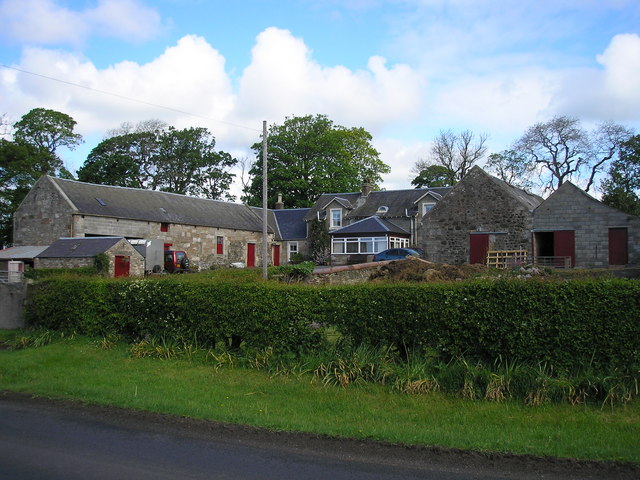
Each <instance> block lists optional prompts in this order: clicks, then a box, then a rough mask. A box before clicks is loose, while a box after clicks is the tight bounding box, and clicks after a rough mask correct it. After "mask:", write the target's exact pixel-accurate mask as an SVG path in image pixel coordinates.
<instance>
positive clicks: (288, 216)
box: [273, 208, 310, 240]
mask: <svg viewBox="0 0 640 480" xmlns="http://www.w3.org/2000/svg"><path fill="white" fill-rule="evenodd" d="M309 210H310V209H309V208H287V209H282V210H273V214H274V216H275V218H276V222H277V226H278V232H279V234H280V240H304V239H306V238H307V224H306V222H305V221H304V217H305V215H306V214H307V213H308V212H309Z"/></svg>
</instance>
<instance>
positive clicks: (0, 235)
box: [0, 108, 82, 246]
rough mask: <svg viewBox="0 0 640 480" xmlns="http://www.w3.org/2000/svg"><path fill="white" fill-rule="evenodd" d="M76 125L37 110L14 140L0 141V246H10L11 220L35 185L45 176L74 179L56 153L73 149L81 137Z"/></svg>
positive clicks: (24, 120) (19, 127) (60, 115)
mask: <svg viewBox="0 0 640 480" xmlns="http://www.w3.org/2000/svg"><path fill="white" fill-rule="evenodd" d="M75 124H76V122H75V121H74V120H73V119H72V118H71V117H70V116H69V115H66V114H64V113H60V112H56V111H54V110H46V109H43V108H36V109H34V110H31V111H30V112H29V113H27V114H26V115H24V116H23V117H22V118H21V119H20V121H18V122H16V123H15V124H14V125H13V127H14V135H13V141H11V140H6V139H4V138H3V139H0V243H1V244H2V246H7V245H10V244H11V242H12V236H13V222H12V217H13V213H14V212H15V210H16V208H17V207H18V205H20V203H21V202H22V200H23V199H24V197H25V196H26V194H27V193H28V192H29V190H30V189H31V187H32V186H33V184H34V183H35V182H36V181H37V180H38V178H40V177H41V176H42V175H52V176H59V177H64V178H71V174H70V173H69V172H68V171H67V169H66V168H64V166H63V164H62V160H61V159H60V157H58V155H57V153H56V151H57V148H58V147H60V146H66V147H68V148H74V147H75V146H76V145H78V144H79V143H80V142H81V141H82V137H81V136H80V135H77V134H75V133H73V128H74V126H75Z"/></svg>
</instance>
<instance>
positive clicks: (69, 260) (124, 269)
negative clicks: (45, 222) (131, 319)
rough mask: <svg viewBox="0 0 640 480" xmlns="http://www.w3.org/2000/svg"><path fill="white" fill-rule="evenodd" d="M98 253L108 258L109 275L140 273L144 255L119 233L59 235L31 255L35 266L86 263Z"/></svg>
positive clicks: (67, 265) (82, 264) (76, 265)
mask: <svg viewBox="0 0 640 480" xmlns="http://www.w3.org/2000/svg"><path fill="white" fill-rule="evenodd" d="M101 253H104V254H105V255H106V256H107V258H108V259H109V276H111V277H128V276H142V275H144V257H143V256H142V255H140V253H138V251H137V250H136V249H135V248H133V246H132V245H131V244H130V243H129V242H128V241H127V240H126V239H124V238H122V237H87V238H60V239H58V240H57V241H55V242H54V243H53V244H51V245H50V246H49V247H48V248H47V249H45V250H44V251H43V252H42V253H40V254H39V255H38V256H37V257H36V258H35V268H78V267H90V266H93V265H94V262H95V258H96V256H97V255H99V254H101Z"/></svg>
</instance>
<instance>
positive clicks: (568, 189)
mask: <svg viewBox="0 0 640 480" xmlns="http://www.w3.org/2000/svg"><path fill="white" fill-rule="evenodd" d="M618 227H626V228H627V235H628V240H627V247H628V255H629V264H636V265H637V264H640V217H636V216H633V215H628V214H626V213H623V212H621V211H619V210H616V209H614V208H610V207H608V206H606V205H604V204H602V203H600V202H599V201H597V200H595V199H593V198H591V197H589V196H588V195H587V194H585V193H584V192H582V191H581V190H580V189H578V188H577V187H575V186H573V185H563V187H561V188H560V189H558V190H556V192H554V193H553V194H552V195H551V196H550V197H549V198H548V199H547V200H546V201H544V202H543V203H542V204H541V205H540V206H539V207H538V208H537V209H536V210H535V212H534V220H533V228H534V229H535V230H536V231H556V230H574V231H575V255H576V258H575V261H576V266H577V267H588V268H592V267H606V266H608V265H609V228H618Z"/></svg>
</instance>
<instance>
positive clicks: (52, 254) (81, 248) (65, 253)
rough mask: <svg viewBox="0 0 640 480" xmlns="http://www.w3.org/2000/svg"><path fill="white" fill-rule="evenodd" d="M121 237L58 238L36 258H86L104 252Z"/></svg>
mask: <svg viewBox="0 0 640 480" xmlns="http://www.w3.org/2000/svg"><path fill="white" fill-rule="evenodd" d="M122 239H123V237H76V238H60V239H58V240H56V241H55V242H53V243H52V244H51V245H50V246H49V247H47V248H46V249H45V250H44V251H43V252H42V253H41V254H40V255H38V256H37V258H86V257H93V256H95V255H97V254H99V253H104V252H106V251H107V250H109V249H110V248H111V247H113V246H114V245H115V244H116V243H118V242H119V241H120V240H122Z"/></svg>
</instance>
